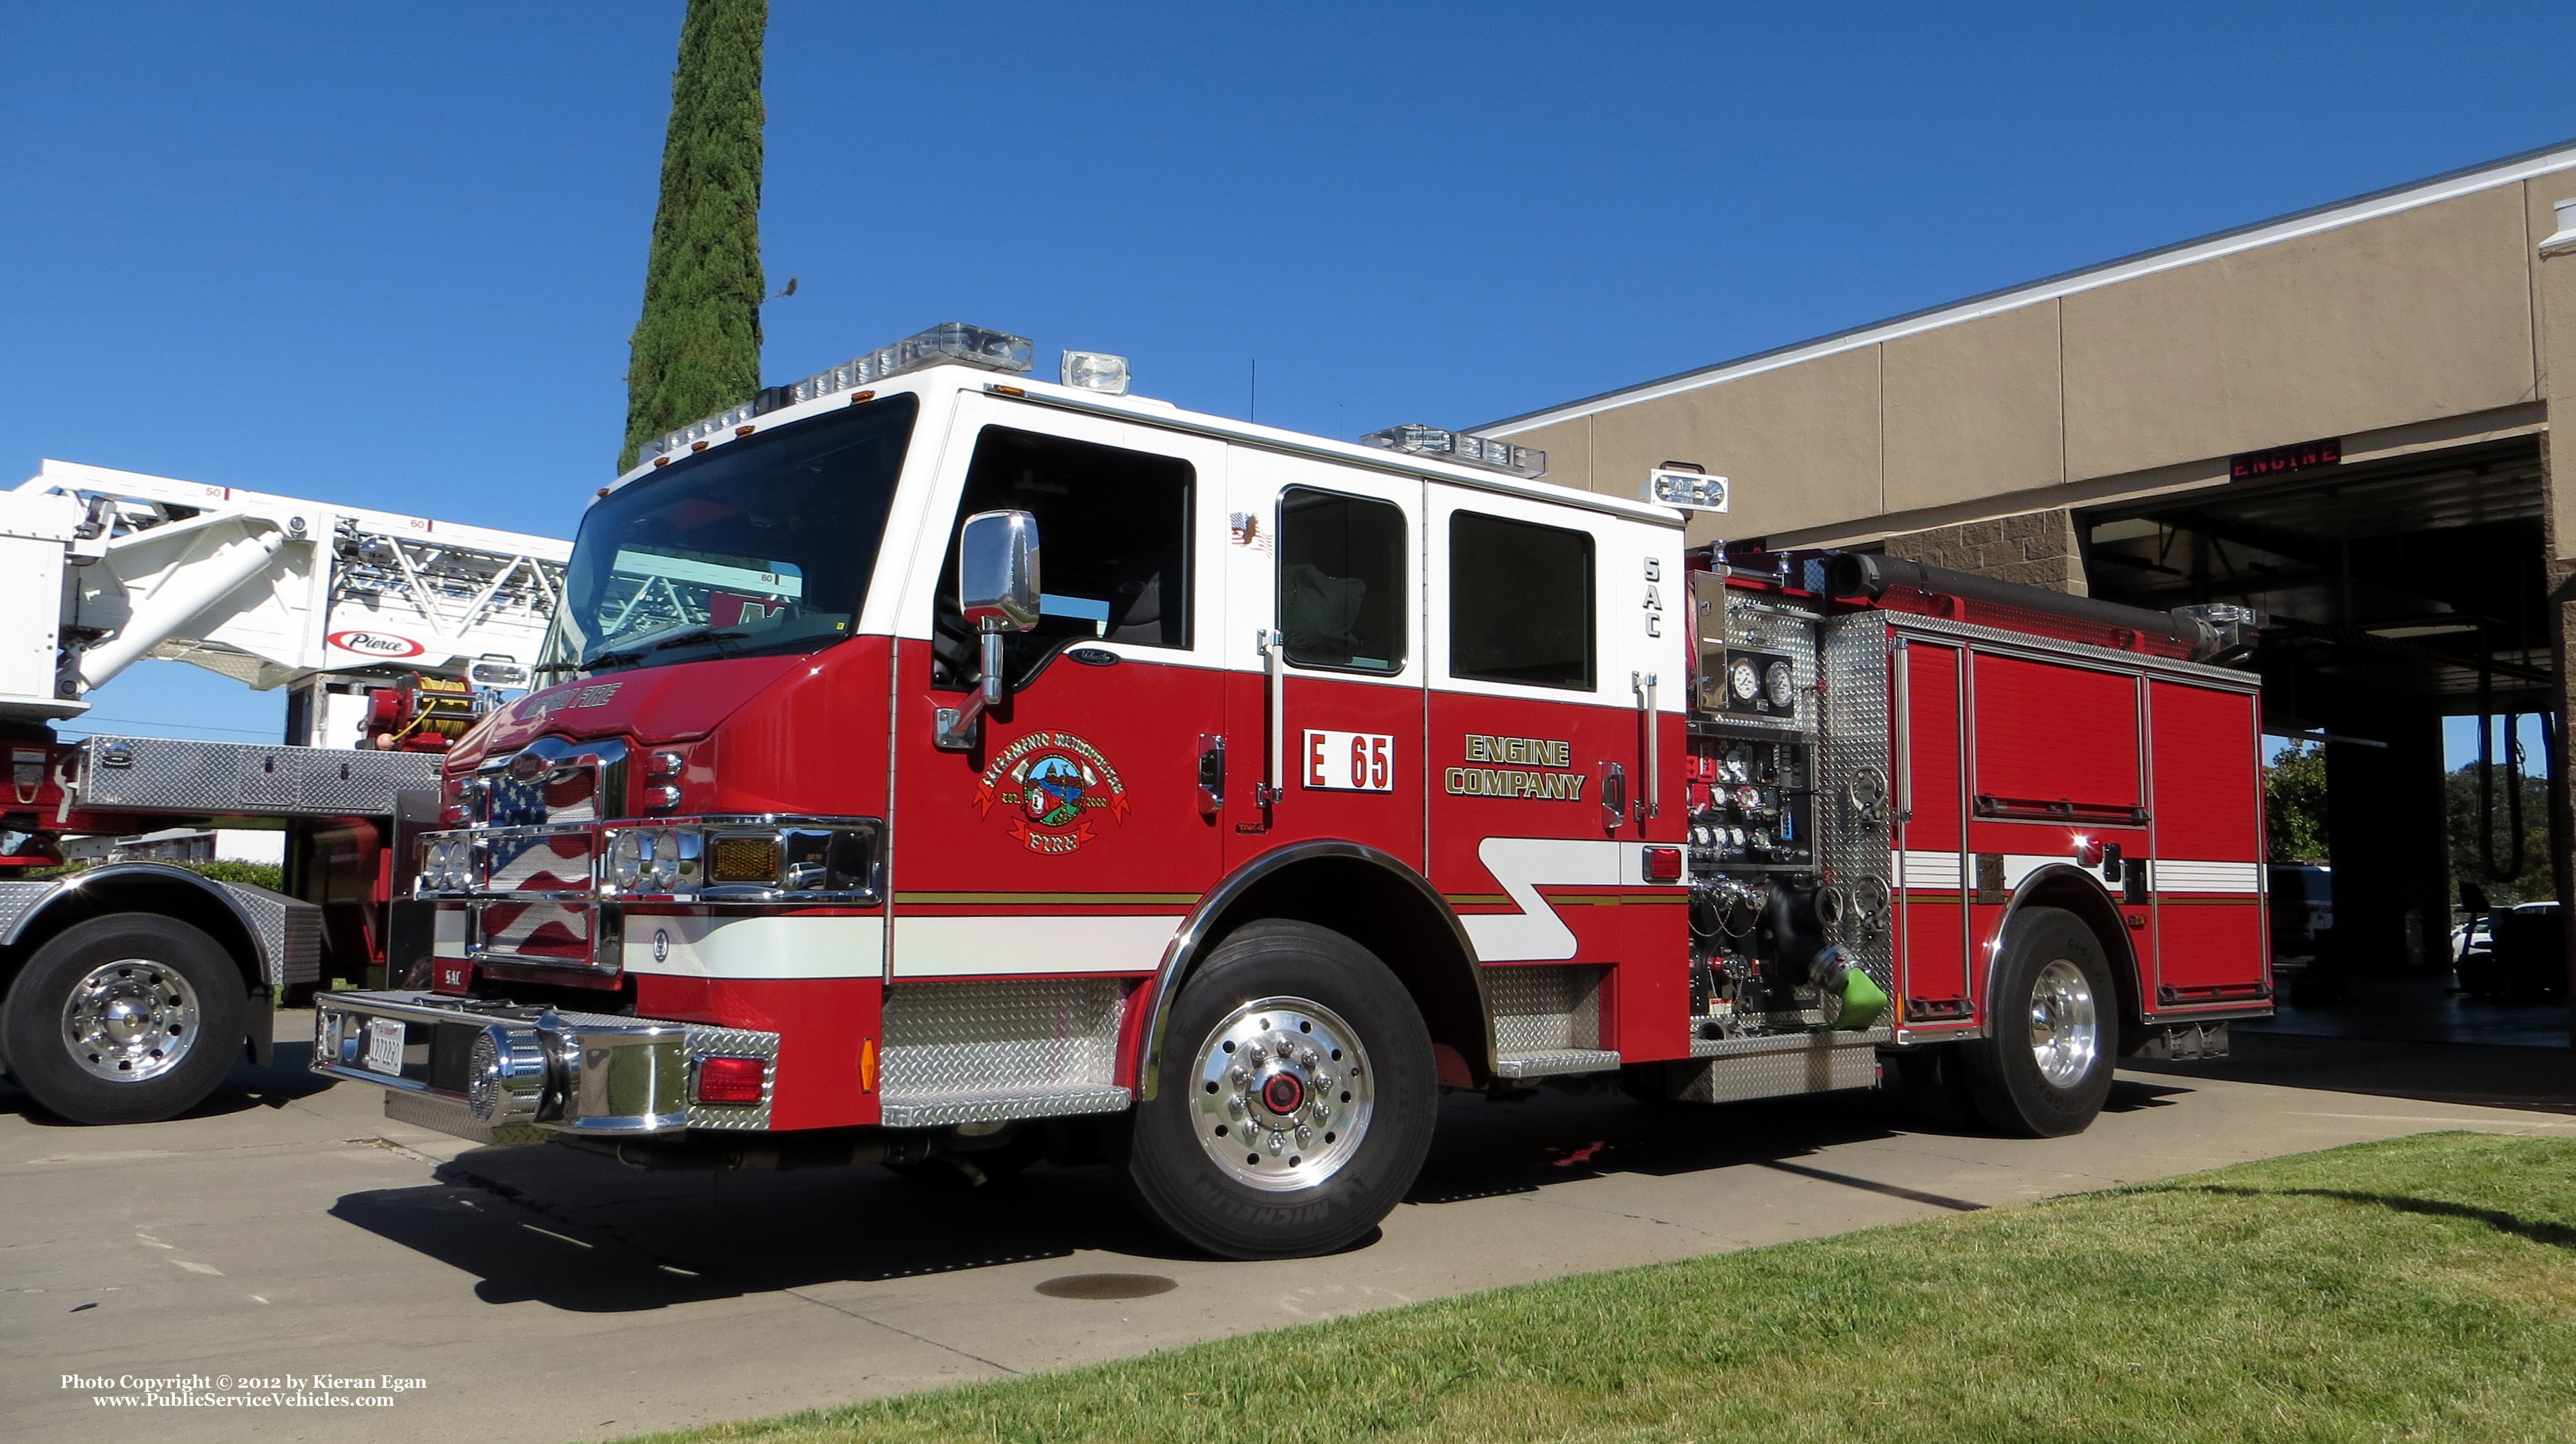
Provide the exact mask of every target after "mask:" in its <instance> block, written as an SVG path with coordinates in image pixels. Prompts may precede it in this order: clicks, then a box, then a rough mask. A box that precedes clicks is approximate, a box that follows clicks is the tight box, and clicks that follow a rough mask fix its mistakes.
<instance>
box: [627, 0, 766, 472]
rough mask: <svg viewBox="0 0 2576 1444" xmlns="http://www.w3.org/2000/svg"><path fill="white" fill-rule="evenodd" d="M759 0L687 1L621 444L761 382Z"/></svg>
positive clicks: (739, 396)
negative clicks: (624, 439)
mask: <svg viewBox="0 0 2576 1444" xmlns="http://www.w3.org/2000/svg"><path fill="white" fill-rule="evenodd" d="M768 28H769V0H689V10H688V15H687V17H686V18H685V19H683V20H682V21H681V22H680V65H679V69H678V70H677V71H675V72H674V73H673V74H672V77H671V126H670V131H669V134H668V137H667V139H666V140H665V141H664V142H663V146H662V199H661V204H660V205H659V206H658V207H656V208H655V210H654V212H653V249H652V252H651V254H650V255H649V256H648V257H647V258H646V260H645V263H644V314H643V316H642V318H641V319H640V320H638V321H637V322H636V323H635V335H634V337H633V340H632V342H631V351H630V353H629V359H628V361H627V364H626V446H625V449H624V450H622V451H620V452H619V453H618V457H617V469H618V470H619V471H624V470H625V469H626V468H628V467H630V466H633V465H634V464H635V457H636V453H637V451H638V450H639V449H640V448H641V447H642V446H643V444H644V443H645V442H647V441H650V440H652V439H653V438H654V437H656V436H659V435H661V434H662V433H663V432H665V431H669V430H671V429H672V428H674V427H677V426H684V425H686V424H688V423H689V422H692V421H695V420H697V419H698V418H699V417H701V416H706V415H709V414H711V413H714V412H718V411H722V410H723V409H725V408H726V407H728V406H731V405H733V404H735V403H736V402H739V401H744V400H747V399H749V397H750V396H751V394H752V393H753V392H755V391H757V390H759V389H760V302H761V296H762V292H763V290H764V289H765V287H766V282H765V280H764V279H763V277H762V275H761V270H760V168H761V137H760V131H761V125H762V122H763V120H764V119H765V118H766V112H765V111H764V109H763V107H762V105H761V99H760V58H761V40H762V36H763V34H764V32H766V31H767V29H768Z"/></svg>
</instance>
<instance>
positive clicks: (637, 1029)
mask: <svg viewBox="0 0 2576 1444" xmlns="http://www.w3.org/2000/svg"><path fill="white" fill-rule="evenodd" d="M373 1019H383V1020H387V1021H391V1022H399V1023H401V1024H403V1025H404V1028H405V1036H404V1049H403V1053H404V1057H403V1071H402V1073H401V1075H400V1076H396V1075H393V1074H387V1073H379V1072H376V1071H374V1070H372V1069H369V1068H367V1067H366V1066H365V1065H364V1063H363V1062H362V1061H361V1060H362V1059H363V1057H364V1055H365V1053H366V1050H367V1024H368V1022H369V1021H370V1020H373ZM460 1050H461V1053H460ZM719 1056H722V1057H737V1058H740V1057H749V1058H758V1059H760V1060H761V1061H762V1063H763V1065H764V1066H763V1067H762V1069H761V1087H760V1101H759V1102H758V1103H703V1102H699V1101H697V1100H696V1097H695V1091H696V1090H695V1087H694V1085H695V1082H696V1076H697V1069H698V1065H699V1064H700V1063H701V1062H703V1061H704V1060H705V1059H707V1058H710V1057H719ZM313 1071H314V1072H316V1073H319V1074H322V1075H323V1076H325V1077H329V1078H336V1079H341V1080H344V1081H346V1082H351V1083H372V1084H374V1085H376V1086H377V1087H379V1088H384V1089H387V1090H388V1091H389V1092H390V1093H392V1094H394V1095H409V1096H410V1097H411V1098H412V1099H416V1100H417V1102H416V1104H412V1105H407V1106H406V1107H405V1109H404V1110H403V1116H405V1118H406V1121H410V1122H416V1123H420V1124H422V1125H423V1126H425V1127H431V1128H440V1129H442V1130H443V1131H446V1132H452V1133H453V1132H458V1129H456V1128H453V1127H448V1126H447V1125H446V1123H444V1122H442V1121H441V1120H448V1121H450V1122H452V1121H456V1118H457V1114H456V1110H457V1109H462V1110H463V1119H464V1120H465V1121H466V1122H467V1123H468V1124H469V1125H470V1126H471V1127H472V1128H474V1129H476V1130H478V1131H480V1132H481V1134H482V1138H481V1139H480V1140H478V1141H489V1134H490V1130H492V1129H494V1128H508V1127H524V1126H534V1127H537V1128H542V1129H548V1130H552V1131H555V1132H561V1133H572V1134H585V1135H607V1136H620V1137H633V1136H638V1135H647V1134H657V1133H679V1132H683V1131H686V1130H688V1129H692V1128H703V1129H720V1130H726V1131H733V1132H747V1131H759V1130H764V1129H766V1128H768V1127H769V1112H770V1103H771V1100H772V1098H773V1097H774V1095H775V1093H776V1090H777V1084H778V1035H777V1034H775V1033H761V1032H753V1031H750V1030H747V1029H739V1028H719V1027H714V1026H711V1025H708V1024H703V1023H682V1022H672V1021H667V1020H663V1019H658V1018H625V1017H617V1016H614V1015H610V1014H601V1013H566V1012H562V1011H559V1010H557V1009H553V1008H536V1007H529V1006H525V1005H519V1004H509V1003H497V1002H484V1001H479V1000H475V999H467V998H450V997H443V996H440V995H437V994H433V993H326V994H324V995H322V996H321V997H319V998H316V999H315V1000H314V1009H313ZM460 1136H463V1137H476V1134H475V1133H471V1132H468V1133H461V1134H460Z"/></svg>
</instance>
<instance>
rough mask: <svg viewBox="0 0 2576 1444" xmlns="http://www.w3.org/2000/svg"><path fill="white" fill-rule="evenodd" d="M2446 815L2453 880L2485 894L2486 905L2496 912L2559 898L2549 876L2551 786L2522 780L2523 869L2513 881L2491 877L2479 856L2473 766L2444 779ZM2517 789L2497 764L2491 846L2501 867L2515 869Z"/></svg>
mask: <svg viewBox="0 0 2576 1444" xmlns="http://www.w3.org/2000/svg"><path fill="white" fill-rule="evenodd" d="M2443 783H2444V789H2445V794H2446V795H2445V796H2444V798H2443V802H2444V808H2443V811H2444V812H2445V813H2446V814H2447V818H2446V820H2447V821H2448V822H2449V824H2450V834H2451V876H2453V877H2454V878H2457V879H2458V880H2459V881H2461V882H2473V883H2476V884H2477V885H2478V886H2480V887H2482V888H2484V889H2486V894H2487V900H2488V901H2490V902H2492V903H2494V904H2496V905H2497V906H2498V907H2509V906H2511V905H2513V904H2515V903H2522V902H2539V901H2542V900H2544V899H2547V898H2552V897H2556V896H2557V895H2558V892H2557V887H2556V884H2555V883H2554V882H2553V881H2552V880H2551V878H2550V874H2549V782H2548V779H2546V778H2541V777H2525V778H2523V779H2522V827H2523V844H2522V870H2521V871H2520V872H2518V873H2516V874H2514V875H2513V876H2511V877H2508V878H2504V879H2501V880H2499V879H2496V878H2494V877H2491V876H2490V875H2489V874H2488V873H2487V871H2486V869H2485V866H2484V862H2485V859H2484V858H2482V857H2481V856H2480V855H2479V852H2478V765H2477V764H2476V763H2474V762H2472V763H2470V764H2468V765H2467V766H2465V767H2462V768H2461V769H2460V770H2459V771H2457V772H2454V773H2452V774H2450V775H2449V776H2448V777H2446V778H2444V779H2443ZM2512 785H2513V779H2512V776H2511V774H2510V773H2508V772H2507V771H2506V770H2505V765H2504V760H2503V759H2502V758H2498V759H2497V760H2496V764H2495V781H2494V792H2493V793H2492V794H2491V797H2492V800H2491V803H2490V806H2491V808H2492V811H2493V816H2492V817H2491V818H2490V819H2489V827H2490V833H2491V837H2490V845H2491V846H2492V847H2493V848H2494V853H2493V856H2494V858H2495V864H2496V866H2498V867H2507V868H2509V867H2512V866H2513V833H2512V825H2513V817H2512V812H2511V811H2510V808H2509V803H2508V797H2509V794H2508V791H2507V789H2509V788H2510V787H2511V786H2512Z"/></svg>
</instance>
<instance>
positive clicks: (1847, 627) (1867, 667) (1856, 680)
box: [1815, 612, 1896, 993]
mask: <svg viewBox="0 0 2576 1444" xmlns="http://www.w3.org/2000/svg"><path fill="white" fill-rule="evenodd" d="M1817 650H1818V653H1819V656H1820V659H1821V662H1822V671H1823V673H1824V692H1823V697H1824V729H1823V730H1824V739H1823V745H1821V746H1820V747H1818V748H1817V759H1816V781H1817V784H1818V786H1817V797H1816V799H1815V801H1816V807H1815V818H1816V827H1817V830H1818V831H1819V832H1820V833H1821V834H1822V837H1821V839H1820V840H1821V842H1822V844H1823V845H1822V847H1821V848H1820V849H1819V850H1818V858H1817V860H1818V861H1819V862H1821V863H1822V864H1823V865H1824V871H1825V874H1826V880H1827V881H1829V882H1831V883H1832V884H1833V885H1834V886H1836V887H1839V888H1841V889H1843V890H1844V891H1845V892H1846V893H1849V894H1855V895H1862V896H1864V898H1865V900H1867V901H1871V902H1874V903H1875V905H1876V907H1877V919H1876V922H1875V924H1874V925H1873V924H1870V923H1866V922H1853V921H1846V922H1845V923H1844V924H1843V925H1842V926H1841V927H1840V928H1838V929H1837V930H1836V931H1837V932H1838V934H1839V937H1838V938H1837V939H1836V940H1837V941H1839V942H1841V943H1842V944H1843V945H1844V946H1845V947H1848V948H1850V949H1851V950H1852V952H1853V953H1854V954H1855V955H1856V956H1858V958H1859V959H1860V965H1861V969H1862V971H1864V972H1866V973H1868V974H1869V976H1870V978H1871V980H1872V981H1874V982H1876V983H1877V984H1878V985H1879V987H1881V988H1883V989H1885V990H1887V991H1888V992H1890V993H1893V992H1894V991H1895V983H1894V979H1895V976H1896V953H1895V943H1894V941H1893V939H1892V938H1891V936H1890V932H1889V922H1890V914H1891V912H1892V908H1890V907H1889V906H1888V905H1887V903H1888V900H1889V899H1890V898H1891V897H1892V896H1893V894H1892V893H1891V892H1890V891H1889V889H1890V887H1891V886H1892V884H1893V882H1894V879H1895V877H1896V863H1895V854H1894V852H1893V851H1892V850H1891V849H1892V846H1893V831H1892V829H1891V827H1890V825H1889V819H1890V817H1891V816H1892V815H1893V814H1892V809H1893V808H1894V806H1895V792H1894V786H1893V783H1892V781H1891V778H1892V773H1891V771H1890V766H1889V758H1890V752H1889V746H1888V716H1889V714H1888V702H1887V664H1888V626H1887V622H1886V619H1884V618H1883V617H1879V616H1876V615H1873V614H1870V613H1866V612H1864V613H1859V614H1856V615H1852V616H1846V617H1839V618H1836V619H1834V620H1833V621H1830V622H1828V623H1826V624H1825V627H1824V629H1823V635H1822V636H1821V637H1820V638H1819V639H1818V648H1817ZM1873 804H1876V805H1873Z"/></svg>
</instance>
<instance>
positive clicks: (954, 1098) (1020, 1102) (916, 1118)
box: [884, 1084, 1128, 1128]
mask: <svg viewBox="0 0 2576 1444" xmlns="http://www.w3.org/2000/svg"><path fill="white" fill-rule="evenodd" d="M1127 1103H1128V1097H1127V1090H1126V1089H1124V1088H1112V1087H1101V1086H1095V1085H1090V1084H1078V1085H1074V1086H1071V1087H1060V1088H1019V1089H1010V1090H996V1091H994V1092H990V1093H927V1094H915V1095H913V1096H911V1097H909V1098H888V1099H886V1100H885V1104H884V1109H885V1111H884V1123H885V1126H886V1127H888V1128H945V1127H948V1126H949V1125H950V1124H955V1123H991V1122H998V1121H1001V1120H1003V1119H1011V1118H1065V1117H1070V1116H1072V1115H1075V1114H1080V1113H1123V1112H1125V1111H1126V1109H1127Z"/></svg>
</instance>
